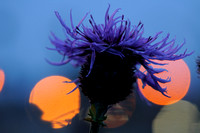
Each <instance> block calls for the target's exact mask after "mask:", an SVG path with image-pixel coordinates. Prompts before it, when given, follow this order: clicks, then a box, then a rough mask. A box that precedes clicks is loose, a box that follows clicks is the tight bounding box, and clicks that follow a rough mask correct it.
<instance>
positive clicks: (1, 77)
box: [0, 69, 5, 92]
mask: <svg viewBox="0 0 200 133" xmlns="http://www.w3.org/2000/svg"><path fill="white" fill-rule="evenodd" d="M4 82H5V74H4V72H3V70H1V69H0V92H1V91H2V89H3V85H4Z"/></svg>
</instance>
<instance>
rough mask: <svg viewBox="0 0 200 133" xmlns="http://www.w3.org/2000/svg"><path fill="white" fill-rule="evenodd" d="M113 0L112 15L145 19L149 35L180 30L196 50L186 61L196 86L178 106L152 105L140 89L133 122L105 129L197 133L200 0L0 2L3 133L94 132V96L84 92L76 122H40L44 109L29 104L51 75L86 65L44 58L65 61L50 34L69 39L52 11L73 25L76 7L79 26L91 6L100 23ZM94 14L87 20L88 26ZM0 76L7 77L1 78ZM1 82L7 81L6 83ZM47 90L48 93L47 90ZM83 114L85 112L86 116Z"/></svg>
mask: <svg viewBox="0 0 200 133" xmlns="http://www.w3.org/2000/svg"><path fill="white" fill-rule="evenodd" d="M108 4H110V5H111V10H110V13H112V12H113V11H114V10H115V9H117V8H121V10H120V12H119V13H118V14H119V15H120V14H124V15H125V18H126V19H129V20H130V21H131V22H132V24H134V25H137V24H138V23H139V22H140V21H141V22H142V23H143V24H144V30H145V31H144V36H146V37H148V36H151V35H155V33H157V32H159V31H163V34H162V35H161V36H160V39H162V37H165V36H166V35H167V33H170V35H171V36H170V38H173V37H175V36H176V40H177V41H176V44H181V43H182V42H183V41H184V39H185V40H186V45H185V46H184V47H183V48H182V51H181V52H183V51H184V50H185V49H186V48H187V49H188V51H195V52H194V54H192V55H191V56H189V57H187V58H185V59H184V61H185V62H186V63H187V65H188V67H189V69H190V72H191V84H190V88H189V91H188V93H187V95H186V96H185V97H184V98H183V99H182V100H181V101H179V102H178V103H175V104H173V105H166V106H159V105H154V104H152V106H148V105H147V104H146V102H144V101H142V100H141V99H140V98H139V96H138V95H137V94H135V96H134V98H135V99H136V100H134V102H133V106H134V107H132V113H130V114H131V115H129V116H128V119H127V121H126V122H125V123H124V124H123V125H121V126H118V127H116V128H104V129H102V130H101V132H100V133H133V132H134V133H165V132H166V133H167V132H171V133H179V132H180V133H198V132H199V131H200V112H199V111H200V97H199V95H200V90H199V89H200V88H199V85H200V83H199V82H200V78H198V75H197V67H196V63H195V61H196V59H197V56H200V52H199V51H200V44H199V42H200V32H199V31H200V25H199V24H200V15H199V12H200V8H199V6H200V2H199V1H198V0H192V1H188V0H168V1H163V0H151V1H149V0H140V1H136V0H118V1H116V0H107V1H106V0H104V1H103V0H102V1H98V0H73V1H70V0H56V1H55V0H28V1H27V0H17V1H14V0H1V2H0V69H1V72H4V74H5V82H4V85H3V87H2V90H1V88H0V90H1V91H0V133H36V132H37V133H64V132H65V133H88V132H89V124H88V123H86V122H84V120H83V118H84V117H85V116H84V114H85V112H87V108H88V106H89V102H88V99H87V98H86V97H84V96H83V95H82V94H81V104H80V113H79V114H77V115H75V117H74V118H73V119H72V120H71V124H69V125H68V126H63V127H62V128H57V129H55V128H53V127H52V124H51V123H50V122H49V121H43V120H41V116H42V114H43V113H44V112H43V111H42V110H41V109H40V108H39V107H37V106H36V105H33V104H29V97H30V94H31V91H32V89H33V88H34V86H35V85H36V84H37V83H38V82H39V81H40V80H42V79H44V78H45V77H48V76H52V75H59V76H64V77H67V78H69V79H71V80H73V79H76V78H77V77H78V75H79V70H80V68H74V67H73V66H72V65H70V64H67V65H63V66H52V65H50V64H48V63H47V62H46V61H45V58H47V59H49V60H51V61H55V62H59V61H60V60H61V59H62V57H61V56H60V55H59V54H57V53H56V52H55V51H50V50H47V49H46V47H52V45H51V43H50V41H49V36H50V32H51V31H52V32H54V33H55V34H56V35H57V36H58V37H60V38H62V39H64V38H65V34H64V30H63V28H62V26H61V25H60V23H59V21H58V20H57V18H56V16H55V14H54V11H58V12H59V13H60V15H61V16H62V18H63V19H64V20H65V22H66V24H67V25H69V26H70V19H69V18H70V15H69V13H70V10H71V9H72V14H73V21H74V24H78V23H79V21H80V20H81V19H82V18H83V16H84V15H85V14H86V13H87V12H90V14H92V15H93V17H94V19H95V20H96V22H97V23H103V22H104V15H105V12H106V9H107V7H108ZM88 18H89V17H87V18H86V20H85V21H84V22H83V23H84V24H86V25H88V24H89V23H88V21H87V20H88ZM0 80H3V78H2V76H1V77H0ZM0 87H1V85H0ZM47 93H48V91H47ZM81 113H82V114H81Z"/></svg>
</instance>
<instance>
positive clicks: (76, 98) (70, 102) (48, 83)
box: [29, 76, 80, 128]
mask: <svg viewBox="0 0 200 133" xmlns="http://www.w3.org/2000/svg"><path fill="white" fill-rule="evenodd" d="M64 81H70V80H69V79H68V78H66V77H62V76H50V77H46V78H44V79H42V80H41V81H39V82H38V83H37V84H36V85H35V87H34V88H33V90H32V92H31V94H30V98H29V103H31V104H35V105H37V106H38V108H39V109H41V111H42V112H43V114H42V116H41V119H42V120H44V121H48V122H51V123H52V127H53V128H62V127H64V126H67V125H68V124H70V123H71V120H72V118H73V117H74V116H75V115H76V114H78V113H79V109H80V92H79V89H76V90H75V91H74V92H72V93H70V94H67V93H69V92H70V91H71V90H73V89H74V88H75V87H76V84H74V83H63V82H64Z"/></svg>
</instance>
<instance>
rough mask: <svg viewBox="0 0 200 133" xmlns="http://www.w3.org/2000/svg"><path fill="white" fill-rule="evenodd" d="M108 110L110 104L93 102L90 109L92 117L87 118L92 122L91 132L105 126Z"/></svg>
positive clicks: (96, 132) (96, 131) (93, 132)
mask: <svg viewBox="0 0 200 133" xmlns="http://www.w3.org/2000/svg"><path fill="white" fill-rule="evenodd" d="M107 110H108V105H105V104H102V103H99V102H96V103H92V104H91V108H90V110H89V114H88V115H89V116H90V118H86V119H85V120H87V121H89V122H91V127H90V133H98V132H99V129H100V127H102V126H105V124H104V123H103V121H104V120H106V118H107V117H106V116H105V114H106V112H107Z"/></svg>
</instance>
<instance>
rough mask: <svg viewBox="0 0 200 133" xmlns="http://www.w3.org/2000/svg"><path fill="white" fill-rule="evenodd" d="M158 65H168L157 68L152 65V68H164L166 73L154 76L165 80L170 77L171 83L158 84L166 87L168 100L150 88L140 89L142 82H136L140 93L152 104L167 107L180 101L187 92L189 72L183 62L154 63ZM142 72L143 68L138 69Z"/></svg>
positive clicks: (157, 66)
mask: <svg viewBox="0 0 200 133" xmlns="http://www.w3.org/2000/svg"><path fill="white" fill-rule="evenodd" d="M156 62H159V63H168V65H164V66H159V65H152V67H153V68H164V69H166V70H168V72H166V71H165V72H162V73H159V74H156V76H158V77H159V78H164V79H166V78H167V77H171V81H170V82H168V83H165V84H164V83H159V84H160V85H161V87H167V94H168V95H169V96H171V98H168V97H166V96H163V95H162V94H161V93H160V92H158V91H156V90H154V89H152V88H151V87H150V86H148V85H146V86H145V87H144V89H143V88H142V82H141V80H140V79H138V80H137V83H138V86H139V89H140V91H141V93H142V94H143V95H144V97H146V98H147V99H148V100H149V101H151V102H152V103H155V104H158V105H168V104H173V103H175V102H177V101H179V100H181V99H182V98H183V97H184V96H185V95H186V94H187V92H188V89H189V86H190V70H189V68H188V66H187V64H186V63H185V62H184V61H183V60H177V61H156ZM140 70H141V71H142V72H144V71H145V69H144V68H143V67H141V68H140Z"/></svg>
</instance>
